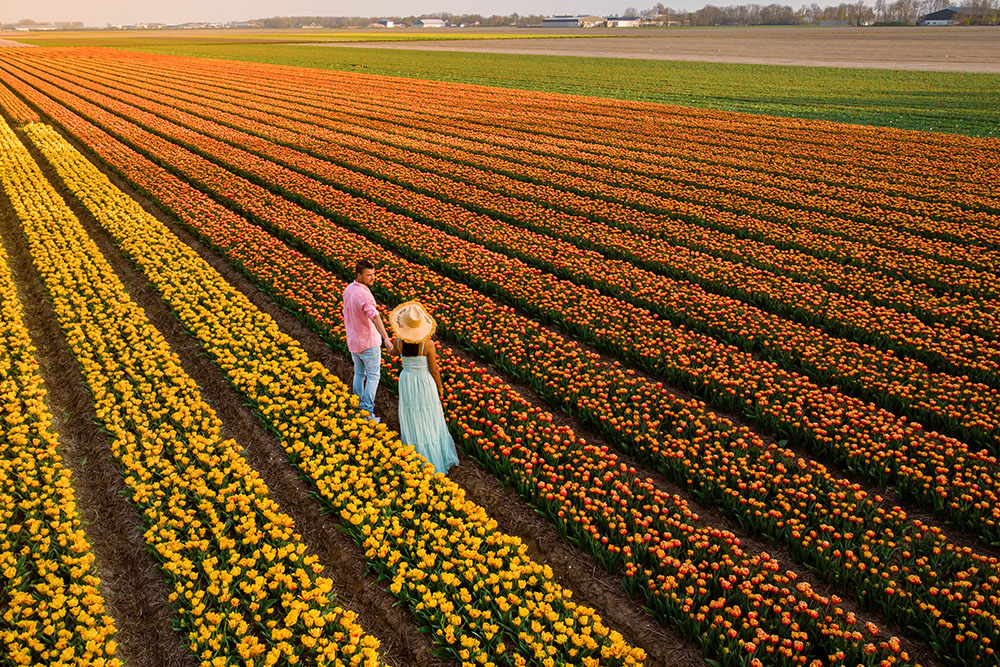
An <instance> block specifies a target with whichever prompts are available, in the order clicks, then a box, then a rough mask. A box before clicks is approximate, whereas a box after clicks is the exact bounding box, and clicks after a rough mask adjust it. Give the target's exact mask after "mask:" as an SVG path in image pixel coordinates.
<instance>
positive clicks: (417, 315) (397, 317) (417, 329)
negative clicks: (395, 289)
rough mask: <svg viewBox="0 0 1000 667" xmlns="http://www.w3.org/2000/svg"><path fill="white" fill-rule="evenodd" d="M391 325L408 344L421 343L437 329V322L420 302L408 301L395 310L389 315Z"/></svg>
mask: <svg viewBox="0 0 1000 667" xmlns="http://www.w3.org/2000/svg"><path fill="white" fill-rule="evenodd" d="M389 325H390V326H391V327H392V330H393V332H394V333H395V334H396V335H397V336H399V339H400V340H402V341H404V342H406V343H420V342H422V341H424V340H425V339H426V338H427V337H428V336H430V335H431V334H433V333H434V330H435V329H437V322H435V321H434V318H433V317H431V316H430V314H429V313H428V312H427V310H425V309H424V307H423V305H422V304H421V303H420V302H419V301H407V302H406V303H401V304H399V305H398V306H396V307H395V308H393V310H392V312H391V313H389Z"/></svg>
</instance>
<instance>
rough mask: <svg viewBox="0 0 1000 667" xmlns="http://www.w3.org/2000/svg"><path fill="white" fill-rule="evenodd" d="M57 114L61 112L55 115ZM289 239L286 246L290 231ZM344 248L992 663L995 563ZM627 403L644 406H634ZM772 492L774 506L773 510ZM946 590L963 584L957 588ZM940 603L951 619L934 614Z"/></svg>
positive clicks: (518, 327) (591, 413)
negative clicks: (963, 635) (961, 629)
mask: <svg viewBox="0 0 1000 667" xmlns="http://www.w3.org/2000/svg"><path fill="white" fill-rule="evenodd" d="M27 79H28V81H29V82H31V83H32V84H33V85H37V86H38V87H39V88H41V89H43V90H45V91H46V92H49V93H50V94H52V95H54V96H55V97H57V98H58V99H60V100H63V101H65V102H66V103H67V104H70V106H73V107H75V108H78V109H81V110H83V111H84V112H85V113H86V114H87V115H91V116H93V117H95V118H97V117H100V118H102V119H105V121H102V122H107V123H108V124H109V127H112V128H118V129H116V130H115V131H116V132H118V131H122V132H124V134H125V135H127V136H128V137H129V139H130V140H131V141H136V142H137V145H141V146H142V147H143V150H148V151H150V152H151V153H152V154H155V155H158V156H159V152H160V151H161V150H162V151H167V152H166V153H164V155H163V156H159V158H162V159H163V163H164V164H170V165H171V166H172V167H175V168H177V169H179V170H181V171H182V172H183V171H184V170H186V169H196V171H197V173H195V172H191V174H190V175H189V177H191V178H192V180H193V182H195V183H198V184H199V185H200V187H204V188H207V189H208V191H210V192H213V193H214V195H215V196H217V197H223V196H224V197H225V198H226V199H227V200H228V201H229V202H230V203H231V204H232V205H233V206H236V207H238V208H240V209H241V210H244V211H251V212H253V215H254V216H255V218H256V219H258V220H261V221H264V220H269V221H270V223H269V226H271V225H274V224H277V225H278V227H277V228H275V231H278V232H279V233H282V232H281V231H280V228H282V227H285V226H287V227H288V228H291V226H292V225H298V224H302V221H305V222H306V223H308V222H309V221H310V220H311V219H312V218H314V217H315V216H314V215H313V214H311V213H310V212H308V211H306V210H304V209H301V208H297V207H294V206H293V205H291V204H289V203H288V202H287V201H285V200H283V199H281V198H278V197H275V196H273V195H271V194H269V193H267V192H266V191H263V190H261V189H260V188H257V187H256V186H253V185H251V184H249V183H246V182H242V181H240V179H235V178H233V177H232V175H231V174H228V172H225V171H223V170H219V169H218V168H217V167H214V166H213V165H211V164H210V163H207V162H206V161H204V160H201V159H198V158H196V157H194V156H192V155H189V156H188V157H185V156H184V154H183V152H182V151H178V150H177V149H176V147H175V146H174V145H172V144H169V143H167V142H164V141H162V140H161V139H159V138H158V137H156V136H155V135H152V134H149V133H144V132H143V131H141V130H139V129H138V128H136V127H135V126H129V125H128V124H127V123H123V121H122V119H121V118H118V117H115V116H112V115H111V114H107V113H106V112H103V111H101V110H100V109H99V108H97V107H94V106H93V105H89V104H87V103H85V102H83V101H82V100H78V99H76V98H74V97H73V96H70V95H66V94H63V93H60V92H59V91H57V90H55V89H53V88H51V87H50V86H47V84H45V83H44V82H42V81H39V80H35V79H32V78H30V77H27ZM52 113H56V114H57V113H61V112H59V110H58V109H54V110H53V112H52ZM125 128H128V129H127V131H125ZM159 158H158V159H159ZM195 165H198V166H197V167H195ZM227 174H228V175H227ZM224 193H225V194H224ZM360 213H362V214H366V215H367V216H368V218H367V219H366V220H365V222H366V223H367V224H373V223H374V218H375V217H377V216H381V215H385V212H381V213H379V212H378V211H377V210H376V209H374V208H373V207H371V206H368V207H367V208H364V209H362V210H361V211H360ZM320 224H322V223H320ZM302 229H303V230H305V229H306V228H302ZM309 229H311V231H312V232H318V231H321V230H322V229H323V227H322V226H320V225H319V224H313V226H312V227H310V228H309ZM331 229H332V228H331ZM283 234H284V235H288V232H287V230H286V231H285V232H284V233H283ZM289 236H290V235H289ZM297 240H298V241H299V242H301V241H302V240H303V239H301V238H299V239H297ZM334 242H335V243H336V245H331V246H330V247H329V248H328V250H329V252H330V253H331V254H328V255H327V256H326V260H327V261H329V262H334V263H335V265H336V266H337V267H338V270H339V271H342V272H343V273H347V272H349V268H348V264H350V263H351V262H353V258H355V257H357V256H359V255H362V256H363V255H368V256H371V257H373V258H375V259H376V260H377V261H378V262H379V263H380V275H382V276H383V278H382V280H383V281H387V282H388V284H389V285H390V286H395V285H399V286H401V291H395V290H396V289H397V288H396V287H389V288H385V289H388V290H389V291H388V292H386V294H387V295H388V296H389V297H390V298H391V299H392V300H399V299H405V298H411V297H413V296H418V297H420V298H422V299H425V300H426V301H427V302H428V303H429V304H430V305H431V307H432V308H433V309H434V310H435V314H436V315H437V316H438V317H439V322H440V323H441V324H442V326H443V330H445V331H449V332H451V334H450V335H454V336H456V337H457V338H459V339H460V340H463V341H464V342H465V344H467V345H469V346H470V347H472V348H473V349H476V350H477V351H479V352H480V353H482V354H484V355H486V356H489V357H490V358H491V359H493V360H494V362H495V363H498V364H500V365H502V366H503V367H505V368H507V370H508V371H510V372H512V373H521V374H524V373H528V374H529V375H530V377H529V379H530V381H532V382H533V384H534V386H535V387H536V388H537V389H538V390H539V392H540V393H542V394H543V395H548V396H549V397H550V398H552V399H553V400H556V401H559V402H563V403H565V404H567V406H568V407H569V406H572V408H574V409H576V410H578V411H579V413H580V415H581V417H582V418H584V419H587V420H588V421H590V422H591V423H593V424H594V425H595V426H597V427H599V428H601V429H602V430H603V431H604V432H605V433H606V434H608V436H609V437H610V438H612V439H613V440H614V441H615V442H617V443H618V444H620V445H622V446H625V447H630V448H632V449H633V450H634V451H635V452H636V453H637V454H638V455H640V456H643V457H645V458H648V459H649V460H650V461H652V462H654V463H655V464H656V465H658V466H660V467H661V468H663V469H664V470H665V471H667V472H668V473H670V474H671V475H674V476H677V477H678V478H680V479H682V480H685V481H687V482H688V483H689V484H695V485H696V486H695V488H697V489H700V492H701V493H704V494H705V495H706V497H709V498H711V499H712V500H715V501H717V502H719V503H720V504H722V506H723V508H724V509H725V510H726V511H727V512H729V513H731V514H732V516H734V517H735V518H737V519H739V520H740V521H742V522H744V524H745V525H746V526H747V527H748V529H750V530H753V531H755V532H760V533H763V534H767V535H770V536H772V538H773V539H780V540H782V541H785V542H787V543H788V544H789V545H790V547H791V548H792V551H793V553H794V554H796V557H798V558H801V559H803V560H805V561H806V562H810V563H813V564H815V565H817V566H819V567H820V568H821V569H823V571H825V572H827V573H828V574H827V576H830V577H832V578H834V579H837V580H841V579H843V580H846V581H850V582H853V583H854V585H855V587H856V589H857V590H858V593H859V595H862V596H863V597H864V599H866V600H868V601H870V602H872V603H874V604H878V605H880V606H882V607H883V608H884V609H886V610H891V611H892V612H893V613H904V614H905V615H906V617H907V618H909V619H910V620H911V621H912V623H913V624H914V626H917V625H919V626H920V627H921V628H923V629H924V630H925V631H926V632H929V633H931V636H933V637H936V638H938V639H939V640H940V641H941V642H942V644H941V646H946V645H947V646H951V645H953V644H955V645H957V644H958V643H962V642H961V641H959V640H955V639H954V637H955V635H954V633H953V632H952V628H951V627H949V626H948V625H947V624H948V623H950V621H946V620H944V618H945V617H947V618H951V617H952V616H953V615H954V616H955V617H956V618H958V617H964V616H970V615H974V616H975V618H977V619H979V620H978V621H977V622H976V624H975V628H976V631H977V632H978V633H980V636H982V637H983V639H984V640H985V642H986V643H985V644H979V645H976V646H972V648H973V649H974V650H976V651H979V652H980V653H982V652H983V651H985V650H987V649H989V643H990V642H991V641H994V639H993V638H995V637H996V636H997V633H998V632H1000V626H998V625H997V619H996V616H995V612H994V611H992V607H991V605H992V603H991V602H990V600H991V599H992V597H995V594H994V593H992V591H993V589H994V587H995V585H996V583H995V581H994V580H995V579H996V576H995V570H996V567H997V563H996V559H990V558H986V557H982V556H979V555H977V554H975V553H974V552H972V551H971V550H962V549H958V548H956V547H955V546H954V545H953V544H951V543H949V542H948V540H947V539H946V538H944V536H943V535H941V534H940V533H939V532H938V531H936V529H933V528H930V527H927V526H924V525H921V524H918V523H910V522H908V521H907V520H906V518H905V514H904V513H902V511H901V510H899V508H893V509H891V510H886V509H884V508H882V507H880V504H881V498H880V497H877V496H876V497H874V498H871V497H868V496H867V494H865V493H864V492H862V491H861V490H860V488H859V487H857V486H856V485H852V484H850V483H848V482H846V481H844V480H837V479H835V478H833V477H831V476H830V475H829V473H827V472H826V471H825V470H824V469H823V468H822V466H817V465H816V464H814V463H810V462H806V461H802V460H797V459H796V457H795V455H794V454H793V453H792V452H789V451H787V450H783V449H781V448H780V447H775V446H773V445H771V446H768V445H766V444H765V443H764V442H762V441H761V440H760V438H759V437H758V436H756V435H754V434H752V433H751V432H749V431H747V430H746V429H739V428H736V427H734V426H733V425H732V424H730V423H729V422H727V421H726V420H724V419H722V418H719V417H718V416H715V415H712V414H711V413H709V412H707V411H705V409H704V406H703V405H701V404H698V403H696V402H685V401H679V400H677V399H675V398H673V397H671V396H669V395H665V394H664V392H663V390H662V386H659V385H655V384H652V383H648V382H647V381H645V380H643V379H641V378H638V377H635V376H633V375H630V374H628V373H624V372H622V371H621V370H619V369H617V368H616V367H614V366H609V365H607V364H603V363H602V362H600V361H599V360H598V359H596V358H595V357H593V356H592V355H587V354H585V353H583V352H582V351H581V350H579V349H578V348H576V346H575V345H573V344H571V343H567V342H566V341H565V340H563V339H561V338H560V337H558V336H557V335H555V334H552V333H551V332H546V331H544V330H543V329H540V328H539V327H538V326H537V325H535V324H533V323H531V322H530V321H527V320H526V319H524V318H521V317H519V316H517V315H515V314H514V313H513V312H511V311H510V310H509V309H505V308H503V307H500V306H496V305H492V306H491V305H489V304H488V302H487V305H485V306H484V299H483V297H482V296H481V295H477V294H475V293H474V292H471V291H470V290H468V289H467V288H464V287H463V286H461V285H459V284H456V283H452V282H451V281H448V280H446V279H443V278H441V277H440V276H435V275H433V274H431V273H430V272H427V271H426V269H423V268H422V267H420V266H417V265H413V264H410V263H408V262H402V261H400V260H398V259H396V258H394V257H393V255H391V254H388V253H385V252H383V251H382V250H381V249H379V248H378V247H377V246H373V245H371V244H370V243H368V242H366V241H365V240H364V239H362V238H360V237H357V236H355V235H351V234H346V233H344V234H341V235H340V237H339V238H338V239H337V240H336V241H334ZM414 290H415V291H414ZM484 307H486V308H489V309H490V310H491V318H492V319H493V323H492V326H491V328H490V329H489V330H486V329H483V328H481V327H480V326H478V324H477V323H479V322H480V321H481V317H479V315H480V314H481V313H482V311H483V308H484ZM612 394H614V397H612ZM622 396H628V397H631V399H632V400H629V401H622V400H621V397H622ZM653 415H656V418H655V419H654V417H653ZM668 433H669V434H670V435H668ZM674 434H676V435H674ZM761 493H766V494H767V495H768V496H770V499H769V500H768V501H767V502H762V501H761V499H760V495H759V494H761ZM866 526H867V528H866ZM897 536H902V537H897ZM900 548H902V549H904V554H905V556H904V558H905V562H903V563H902V564H895V563H893V564H890V563H889V560H890V559H889V554H890V553H898V552H899V549H900ZM945 578H947V579H948V580H949V581H951V580H952V579H954V581H955V582H956V583H955V585H954V586H953V585H952V584H951V583H946V582H945V581H944V579H945ZM887 582H891V586H892V587H889V586H887ZM966 585H971V586H972V587H973V588H974V589H975V590H976V591H979V592H980V593H979V594H978V595H977V597H976V598H975V599H973V600H970V599H968V598H966V597H965V596H961V595H955V593H954V591H956V590H961V589H962V588H964V587H965V586H966ZM929 590H933V593H929V592H928V591H929ZM897 592H898V595H897ZM939 593H940V594H941V597H940V598H937V597H936V596H937V595H938V594H939ZM932 597H934V598H935V599H936V600H937V601H938V605H939V606H935V605H934V604H928V603H927V602H926V600H928V599H931V598H932ZM970 646H971V645H970ZM989 650H992V649H989Z"/></svg>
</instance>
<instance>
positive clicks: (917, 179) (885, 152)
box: [88, 50, 1000, 212]
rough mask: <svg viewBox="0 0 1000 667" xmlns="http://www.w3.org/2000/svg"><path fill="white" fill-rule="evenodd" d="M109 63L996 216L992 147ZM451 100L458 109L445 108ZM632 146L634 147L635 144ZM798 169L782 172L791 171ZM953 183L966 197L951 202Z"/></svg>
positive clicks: (728, 117) (521, 95)
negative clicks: (718, 163)
mask: <svg viewBox="0 0 1000 667" xmlns="http://www.w3.org/2000/svg"><path fill="white" fill-rule="evenodd" d="M88 55H90V56H91V57H105V58H106V57H109V56H112V55H113V54H109V53H107V52H106V51H105V52H103V53H102V52H100V51H98V50H93V51H91V52H89V53H88ZM116 59H117V60H118V61H119V62H125V61H128V62H129V63H133V62H139V61H144V62H151V63H156V64H161V65H162V64H167V65H168V66H170V67H171V68H174V69H179V68H178V67H177V64H178V63H179V62H183V63H184V68H183V69H185V70H189V69H190V70H193V69H201V70H203V71H208V72H210V73H212V72H214V73H216V74H222V73H223V72H225V73H224V74H223V75H222V76H221V77H220V78H221V79H222V81H220V85H226V82H227V81H229V80H230V78H231V77H232V76H234V75H241V74H242V75H247V74H250V75H252V77H254V78H255V79H256V80H258V81H262V80H264V79H270V80H281V81H286V82H295V83H299V84H302V86H303V89H304V90H303V93H304V94H305V95H306V96H309V95H311V94H316V93H317V91H325V90H329V91H331V92H336V91H338V90H342V91H353V92H354V95H351V94H347V95H344V94H343V93H342V96H343V99H344V100H345V101H348V102H354V101H355V100H356V99H357V97H358V96H366V97H372V96H373V95H374V97H375V98H376V99H378V100H379V102H380V105H381V106H382V107H385V108H392V109H394V110H409V111H411V112H413V113H415V114H420V113H421V112H422V111H424V110H428V111H430V112H431V113H433V114H435V115H437V114H438V113H439V112H440V110H441V109H442V108H445V109H446V110H447V111H446V113H447V118H448V121H449V125H451V124H454V122H455V121H456V120H462V119H471V120H472V121H480V122H483V124H485V125H487V126H496V127H497V128H498V129H502V128H505V127H511V126H515V125H516V126H526V127H529V129H530V130H532V131H533V132H534V133H536V134H537V133H543V134H546V135H549V136H553V137H561V136H567V135H570V134H578V136H580V137H582V138H584V139H585V140H590V141H591V142H592V143H600V144H615V145H619V144H620V145H621V146H630V145H631V146H633V147H634V150H635V151H637V152H642V153H650V154H653V155H656V154H658V153H660V152H667V151H671V150H680V149H683V148H684V146H685V145H691V146H694V147H698V148H700V147H702V146H707V147H715V148H719V147H723V148H724V150H741V149H744V148H748V149H749V150H750V151H751V154H752V155H763V156H766V159H767V160H768V162H769V163H771V164H772V165H774V164H775V160H777V161H779V162H780V160H781V159H787V158H788V157H789V156H802V157H803V158H804V159H805V161H807V162H808V163H809V164H812V165H816V164H820V165H822V166H823V171H824V173H830V172H833V173H839V172H838V170H846V171H847V173H851V174H854V173H866V174H871V175H881V176H883V177H888V178H890V179H891V180H892V181H893V182H894V183H895V184H902V183H905V184H908V185H916V186H918V187H920V188H923V189H929V190H928V192H934V191H935V188H936V189H937V190H938V191H939V192H938V196H939V197H944V198H945V199H947V200H949V201H955V200H956V199H958V200H961V198H962V197H963V196H965V195H967V194H969V193H970V192H974V193H975V194H977V195H979V196H982V197H985V199H986V201H989V202H991V204H990V206H989V207H988V208H991V209H992V210H993V211H994V212H996V210H997V209H998V208H1000V206H998V205H997V204H998V200H997V198H996V194H995V188H994V187H992V184H991V182H990V179H989V177H988V176H987V175H986V173H988V171H987V172H986V173H983V172H982V171H981V170H972V169H969V166H970V165H979V166H982V167H984V168H986V169H987V170H988V169H989V168H995V167H997V166H1000V163H998V161H997V159H996V149H995V140H989V139H985V140H976V139H972V140H970V139H969V138H968V137H962V136H955V135H948V134H932V133H915V132H906V131H900V130H893V129H891V128H878V127H867V126H855V125H845V124H843V123H831V122H823V121H813V120H796V119H792V118H777V117H770V116H756V115H751V114H739V113H730V112H724V111H712V110H706V109H693V108H687V107H676V106H669V105H661V104H654V103H641V102H627V101H622V100H606V99H601V98H592V97H576V96H567V95H559V94H545V93H537V92H533V91H518V90H510V89H496V88H488V87H483V86H476V85H462V84H451V83H448V84H442V83H438V82H433V81H414V80H410V79H407V80H402V79H396V78H389V77H373V76H366V75H359V74H351V73H347V72H335V73H331V72H327V71H323V70H315V69H305V68H290V67H281V66H269V65H262V64H258V63H254V64H248V63H241V62H212V63H208V62H205V61H202V60H198V59H185V60H183V61H181V60H180V59H177V58H176V57H171V56H160V55H152V54H128V55H127V56H126V55H118V57H117V58H116ZM455 97H460V98H461V99H463V100H467V101H468V104H463V105H462V106H461V107H457V106H455V105H454V104H449V101H450V100H451V99H453V98H455ZM602 128H603V129H611V130H615V131H616V133H617V134H618V135H620V134H621V133H623V132H625V131H627V132H628V134H629V135H630V136H629V138H628V140H627V141H618V142H616V141H615V138H614V137H615V136H616V135H614V134H613V135H608V136H601V135H600V134H597V135H595V130H599V129H602ZM636 140H640V141H642V143H639V144H636V143H635V142H636ZM799 164H800V163H796V166H795V167H793V168H792V169H791V171H795V170H797V168H798V166H799ZM956 183H963V184H965V185H966V186H967V187H966V188H964V189H963V190H962V191H960V192H956V191H955V185H956ZM928 196H931V195H928ZM972 206H973V207H975V204H973V205H972Z"/></svg>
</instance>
